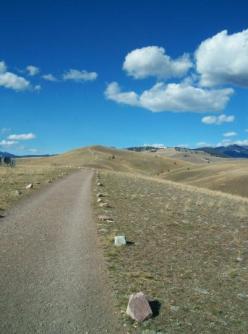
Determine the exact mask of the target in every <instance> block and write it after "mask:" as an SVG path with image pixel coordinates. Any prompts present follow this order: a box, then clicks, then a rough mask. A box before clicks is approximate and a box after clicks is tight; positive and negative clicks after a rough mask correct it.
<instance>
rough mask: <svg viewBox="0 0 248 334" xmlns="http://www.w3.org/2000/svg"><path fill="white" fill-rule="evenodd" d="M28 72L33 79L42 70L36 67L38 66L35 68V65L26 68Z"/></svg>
mask: <svg viewBox="0 0 248 334" xmlns="http://www.w3.org/2000/svg"><path fill="white" fill-rule="evenodd" d="M26 70H27V72H28V74H29V75H30V76H31V77H33V76H35V75H37V74H39V73H40V69H39V67H36V66H34V65H28V66H27V67H26Z"/></svg>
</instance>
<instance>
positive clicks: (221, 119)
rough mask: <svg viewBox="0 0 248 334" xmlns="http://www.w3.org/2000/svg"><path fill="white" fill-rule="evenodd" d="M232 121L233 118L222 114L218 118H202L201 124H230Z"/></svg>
mask: <svg viewBox="0 0 248 334" xmlns="http://www.w3.org/2000/svg"><path fill="white" fill-rule="evenodd" d="M234 120H235V117H234V116H233V115H230V116H227V115H225V114H222V115H219V116H205V117H203V118H202V123H204V124H215V125H220V124H223V123H232V122H233V121H234Z"/></svg>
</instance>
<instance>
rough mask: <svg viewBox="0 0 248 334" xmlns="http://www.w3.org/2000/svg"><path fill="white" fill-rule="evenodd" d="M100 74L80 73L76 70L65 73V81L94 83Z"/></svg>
mask: <svg viewBox="0 0 248 334" xmlns="http://www.w3.org/2000/svg"><path fill="white" fill-rule="evenodd" d="M97 76H98V74H97V73H96V72H87V71H79V70H75V69H70V70H69V71H68V72H66V73H64V75H63V79H64V80H73V81H78V82H80V81H93V80H96V78H97Z"/></svg>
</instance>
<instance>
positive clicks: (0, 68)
mask: <svg viewBox="0 0 248 334" xmlns="http://www.w3.org/2000/svg"><path fill="white" fill-rule="evenodd" d="M1 86H2V87H5V88H9V89H14V90H16V91H21V90H26V89H28V88H30V82H29V81H27V80H26V79H25V78H23V77H20V76H18V75H16V74H14V73H12V72H8V71H7V66H6V64H5V62H4V61H1V62H0V87H1Z"/></svg>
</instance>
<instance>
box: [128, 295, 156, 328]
mask: <svg viewBox="0 0 248 334" xmlns="http://www.w3.org/2000/svg"><path fill="white" fill-rule="evenodd" d="M126 313H127V315H129V316H130V317H131V318H132V319H133V320H135V321H138V322H143V321H145V320H147V319H149V318H151V317H152V315H153V313H152V309H151V307H150V304H149V302H148V300H147V298H146V296H145V295H144V293H143V292H138V293H134V294H132V295H131V296H130V297H129V301H128V306H127V312H126Z"/></svg>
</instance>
